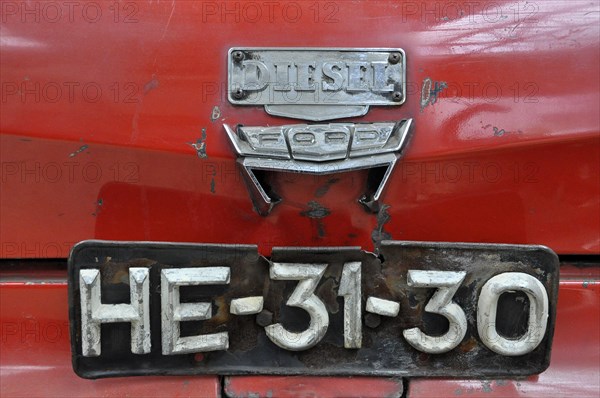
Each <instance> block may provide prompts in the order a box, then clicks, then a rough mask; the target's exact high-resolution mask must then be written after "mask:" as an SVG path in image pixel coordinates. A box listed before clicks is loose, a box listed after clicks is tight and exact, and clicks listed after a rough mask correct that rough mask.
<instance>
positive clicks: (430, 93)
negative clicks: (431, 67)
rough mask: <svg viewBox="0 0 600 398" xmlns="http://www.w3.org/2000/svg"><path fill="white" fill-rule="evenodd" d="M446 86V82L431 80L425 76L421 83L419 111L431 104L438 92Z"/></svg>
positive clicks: (436, 97)
mask: <svg viewBox="0 0 600 398" xmlns="http://www.w3.org/2000/svg"><path fill="white" fill-rule="evenodd" d="M446 88H448V83H446V82H443V81H439V82H436V81H433V80H431V78H429V77H427V78H425V80H423V84H422V85H421V112H423V109H425V107H427V106H428V105H433V104H435V103H436V102H437V100H438V96H439V94H440V93H441V92H442V91H443V90H444V89H446Z"/></svg>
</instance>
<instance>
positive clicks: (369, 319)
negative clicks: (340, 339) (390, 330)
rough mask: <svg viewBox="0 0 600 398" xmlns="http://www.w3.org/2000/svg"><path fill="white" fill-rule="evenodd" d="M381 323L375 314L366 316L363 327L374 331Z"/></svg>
mask: <svg viewBox="0 0 600 398" xmlns="http://www.w3.org/2000/svg"><path fill="white" fill-rule="evenodd" d="M380 323H381V317H380V316H379V315H377V314H366V315H365V325H367V326H368V327H370V328H371V329H375V328H376V327H377V326H379V324H380Z"/></svg>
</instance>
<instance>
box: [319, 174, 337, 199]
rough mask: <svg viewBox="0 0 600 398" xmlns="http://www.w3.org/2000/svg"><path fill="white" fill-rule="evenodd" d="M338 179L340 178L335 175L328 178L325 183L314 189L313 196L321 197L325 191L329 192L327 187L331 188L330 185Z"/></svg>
mask: <svg viewBox="0 0 600 398" xmlns="http://www.w3.org/2000/svg"><path fill="white" fill-rule="evenodd" d="M339 180H340V179H339V178H337V177H333V178H330V179H328V180H327V182H326V183H325V184H323V185H321V186H320V187H319V188H317V190H316V191H315V197H317V198H321V197H323V196H325V194H326V193H327V192H329V188H331V186H332V185H333V184H335V183H336V182H338V181H339Z"/></svg>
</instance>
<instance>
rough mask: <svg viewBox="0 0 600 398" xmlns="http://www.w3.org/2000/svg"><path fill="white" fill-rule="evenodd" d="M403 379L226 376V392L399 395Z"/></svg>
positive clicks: (351, 397) (248, 395) (249, 397)
mask: <svg viewBox="0 0 600 398" xmlns="http://www.w3.org/2000/svg"><path fill="white" fill-rule="evenodd" d="M402 393H403V386H402V379H386V378H381V377H380V378H377V377H302V376H296V377H285V376H275V377H273V376H236V377H226V378H225V395H226V396H227V397H230V398H253V397H268V398H271V397H277V398H288V397H289V398H293V397H322V398H338V397H339V398H342V397H343V398H355V397H356V398H358V397H364V398H369V397H373V398H382V397H390V398H392V397H401V396H402Z"/></svg>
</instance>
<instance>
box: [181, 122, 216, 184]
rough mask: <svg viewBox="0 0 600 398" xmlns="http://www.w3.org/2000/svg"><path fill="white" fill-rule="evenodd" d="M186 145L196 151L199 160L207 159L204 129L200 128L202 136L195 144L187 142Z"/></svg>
mask: <svg viewBox="0 0 600 398" xmlns="http://www.w3.org/2000/svg"><path fill="white" fill-rule="evenodd" d="M187 144H188V145H189V146H191V147H192V148H194V149H195V150H196V154H197V155H198V157H199V158H201V159H204V158H207V157H208V155H207V154H206V127H202V136H201V137H200V138H198V139H197V140H196V142H188V143H187ZM213 182H214V179H213ZM213 185H214V184H213ZM212 189H214V187H212ZM213 193H214V192H213Z"/></svg>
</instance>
